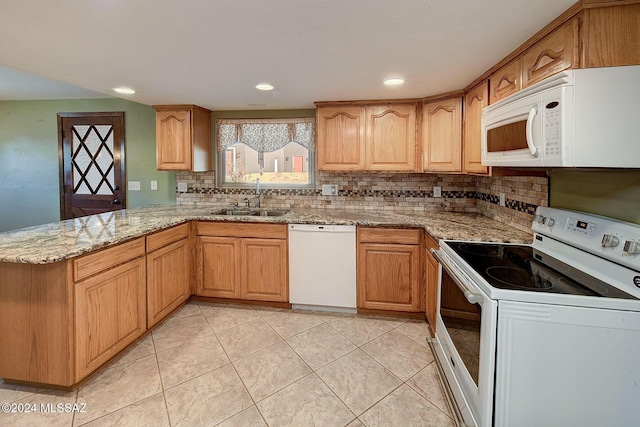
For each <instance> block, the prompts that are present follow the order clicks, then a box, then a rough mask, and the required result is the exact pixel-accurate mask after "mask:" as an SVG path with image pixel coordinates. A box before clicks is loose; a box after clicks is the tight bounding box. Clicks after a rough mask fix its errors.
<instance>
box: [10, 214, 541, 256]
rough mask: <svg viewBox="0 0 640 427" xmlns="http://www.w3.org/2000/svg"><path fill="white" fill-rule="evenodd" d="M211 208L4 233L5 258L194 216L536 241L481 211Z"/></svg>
mask: <svg viewBox="0 0 640 427" xmlns="http://www.w3.org/2000/svg"><path fill="white" fill-rule="evenodd" d="M213 211H215V209H212V208H200V207H199V208H189V207H180V206H145V207H141V208H135V209H124V210H121V211H115V212H107V213H104V214H98V215H91V216H88V217H83V218H77V219H73V220H65V221H60V222H52V223H48V224H43V225H38V226H33V227H28V228H23V229H19V230H13V231H7V232H3V233H0V262H13V263H27V264H48V263H54V262H59V261H64V260H66V259H69V258H73V257H77V256H79V255H82V254H85V253H88V252H93V251H95V250H98V249H102V248H105V247H107V246H112V245H115V244H118V243H122V242H124V241H127V240H131V239H134V238H136V237H142V236H145V235H147V234H150V233H153V232H155V231H159V230H162V229H165V228H168V227H171V226H174V225H178V224H181V223H184V222H188V221H193V220H204V221H223V222H253V223H261V222H264V223H289V224H345V225H359V226H375V227H398V228H424V229H425V230H426V231H427V233H429V234H430V235H431V236H432V237H433V238H434V239H436V240H442V239H445V240H467V241H486V242H509V243H531V241H532V234H528V233H525V232H522V231H520V230H518V229H516V228H513V227H511V226H509V225H507V224H503V223H501V222H498V221H496V220H493V219H491V218H488V217H486V216H483V215H481V214H477V213H457V212H434V213H421V214H412V213H402V212H395V213H388V212H380V213H372V212H370V211H366V212H357V211H355V212H354V211H338V210H324V209H323V210H320V209H318V210H294V211H291V212H289V213H287V214H286V215H283V216H279V217H255V216H224V215H215V214H213Z"/></svg>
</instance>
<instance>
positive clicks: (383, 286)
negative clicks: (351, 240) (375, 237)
mask: <svg viewBox="0 0 640 427" xmlns="http://www.w3.org/2000/svg"><path fill="white" fill-rule="evenodd" d="M419 280H420V246H418V245H388V244H378V243H360V244H359V245H358V308H369V309H378V310H393V311H411V312H417V311H419V307H420V301H419V294H420V282H419Z"/></svg>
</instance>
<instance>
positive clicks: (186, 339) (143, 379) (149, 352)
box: [0, 302, 455, 427]
mask: <svg viewBox="0 0 640 427" xmlns="http://www.w3.org/2000/svg"><path fill="white" fill-rule="evenodd" d="M427 333H428V332H427V325H426V324H425V323H424V322H418V321H411V320H409V321H407V320H399V319H395V318H382V317H371V316H352V315H339V314H335V313H311V312H300V311H291V310H278V309H271V308H264V307H251V306H238V305H223V304H210V303H203V302H200V303H196V302H190V303H188V304H187V305H185V306H184V307H183V308H181V309H180V310H179V311H178V312H177V313H175V314H174V315H172V316H171V317H170V318H169V319H168V320H166V321H165V322H164V323H163V324H162V325H160V326H159V327H158V328H156V329H155V330H154V331H153V332H152V333H151V334H149V335H147V336H146V337H144V338H143V339H141V340H140V341H138V342H137V343H135V344H134V345H133V346H132V347H131V348H130V349H128V350H126V351H125V352H124V354H122V355H121V356H119V357H118V358H117V359H116V360H113V361H112V362H110V363H109V364H108V365H107V366H105V367H104V368H102V369H101V370H100V371H99V372H98V373H97V374H96V375H95V376H94V377H93V378H91V379H90V380H89V381H88V382H86V383H85V384H84V385H82V386H81V387H80V388H79V389H78V390H77V391H74V392H60V391H49V390H41V389H33V388H27V387H17V386H12V385H9V384H2V383H0V403H15V404H16V405H13V406H14V408H17V407H18V406H19V405H20V407H22V408H24V407H30V408H33V407H34V406H32V405H34V404H35V408H36V409H37V411H38V412H30V413H19V414H18V413H5V412H0V426H42V425H48V426H119V427H120V426H135V427H139V426H153V427H156V426H189V427H192V426H214V425H220V426H242V427H245V426H296V427H297V426H323V427H330V426H347V425H348V426H350V427H353V426H363V425H364V426H385V427H387V426H423V425H424V426H451V425H455V424H454V421H453V419H452V417H451V411H450V409H449V407H448V406H447V403H446V400H445V398H444V395H443V392H442V390H441V386H440V383H439V379H438V372H437V370H436V366H435V362H434V360H433V355H432V354H431V351H430V349H429V347H428V345H427V343H426V340H425V338H426V336H427ZM47 403H51V404H53V406H54V407H55V406H56V404H58V403H61V404H68V406H67V407H68V408H73V404H76V405H77V406H76V408H80V407H81V405H85V406H84V411H83V412H60V413H43V412H39V410H40V404H47Z"/></svg>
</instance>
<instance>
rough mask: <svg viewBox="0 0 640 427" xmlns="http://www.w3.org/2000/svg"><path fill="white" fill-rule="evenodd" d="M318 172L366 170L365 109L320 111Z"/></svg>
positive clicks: (318, 120)
mask: <svg viewBox="0 0 640 427" xmlns="http://www.w3.org/2000/svg"><path fill="white" fill-rule="evenodd" d="M316 121H317V125H316V128H317V131H318V141H317V146H318V170H325V171H344V170H363V169H364V157H365V143H364V137H365V135H364V126H365V111H364V107H357V106H355V107H346V106H345V107H324V108H318V110H317V117H316Z"/></svg>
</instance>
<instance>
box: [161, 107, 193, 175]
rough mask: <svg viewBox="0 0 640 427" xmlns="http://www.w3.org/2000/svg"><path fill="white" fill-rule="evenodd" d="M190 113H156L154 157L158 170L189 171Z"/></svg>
mask: <svg viewBox="0 0 640 427" xmlns="http://www.w3.org/2000/svg"><path fill="white" fill-rule="evenodd" d="M191 137H192V135H191V111H189V110H166V111H157V112H156V156H157V159H156V160H157V162H158V170H190V169H191V168H192V167H193V163H192V159H193V154H192V150H191Z"/></svg>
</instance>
